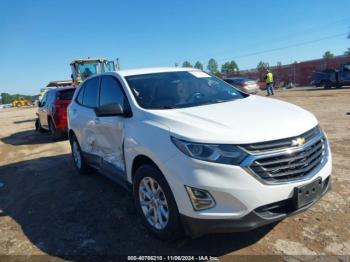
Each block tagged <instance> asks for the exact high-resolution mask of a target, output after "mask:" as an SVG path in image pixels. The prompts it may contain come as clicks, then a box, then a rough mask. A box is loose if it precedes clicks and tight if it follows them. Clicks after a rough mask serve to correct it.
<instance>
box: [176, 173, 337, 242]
mask: <svg viewBox="0 0 350 262" xmlns="http://www.w3.org/2000/svg"><path fill="white" fill-rule="evenodd" d="M322 186H323V189H322V194H321V195H320V196H319V197H318V198H317V199H315V200H314V201H313V202H311V203H309V204H307V205H305V206H303V207H301V208H299V209H296V208H294V205H293V201H292V198H290V199H286V200H283V201H279V202H275V203H272V204H268V205H265V206H261V207H259V208H256V209H255V210H253V211H251V212H250V213H248V214H247V215H245V216H244V217H242V218H240V219H199V218H193V217H189V216H185V215H181V220H182V223H183V226H184V229H185V232H186V234H187V235H188V236H191V237H192V238H196V237H199V236H202V235H205V234H209V233H229V232H243V231H250V230H253V229H255V228H258V227H261V226H264V225H268V224H271V223H275V222H278V221H281V220H282V219H284V218H286V217H288V216H292V215H295V214H298V213H300V212H303V211H305V210H306V209H308V208H309V207H311V206H312V205H314V204H315V203H316V202H317V201H318V200H320V199H321V198H322V196H323V195H325V194H326V193H327V192H328V191H329V190H330V189H331V181H330V176H329V177H328V178H327V179H326V180H324V181H323V185H322Z"/></svg>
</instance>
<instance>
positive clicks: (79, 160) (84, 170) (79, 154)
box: [70, 135, 92, 175]
mask: <svg viewBox="0 0 350 262" xmlns="http://www.w3.org/2000/svg"><path fill="white" fill-rule="evenodd" d="M70 145H71V150H72V158H73V162H74V166H75V168H76V169H77V171H78V172H79V174H81V175H88V174H90V173H91V171H92V168H91V167H90V166H89V165H88V164H87V163H86V161H85V159H84V155H83V151H82V150H81V148H80V145H79V142H78V140H77V138H76V137H75V136H74V135H72V136H71V137H70Z"/></svg>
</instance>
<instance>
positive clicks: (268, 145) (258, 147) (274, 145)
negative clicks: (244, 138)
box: [240, 126, 321, 153]
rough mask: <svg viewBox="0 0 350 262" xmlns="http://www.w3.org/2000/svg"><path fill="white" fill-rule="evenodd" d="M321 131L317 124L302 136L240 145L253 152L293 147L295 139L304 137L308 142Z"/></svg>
mask: <svg viewBox="0 0 350 262" xmlns="http://www.w3.org/2000/svg"><path fill="white" fill-rule="evenodd" d="M320 133H321V130H320V127H319V126H316V127H314V128H312V129H311V130H309V131H307V132H305V133H303V134H301V135H300V136H295V137H289V138H284V139H279V140H274V141H268V142H261V143H254V144H246V145H240V147H242V148H244V149H245V150H247V151H249V152H251V153H260V152H266V151H272V150H279V149H286V148H290V147H292V146H293V140H295V139H297V138H304V140H305V143H307V142H309V141H310V140H312V139H313V138H314V137H315V136H317V135H319V134H320ZM294 146H297V145H294Z"/></svg>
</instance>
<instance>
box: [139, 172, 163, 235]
mask: <svg viewBox="0 0 350 262" xmlns="http://www.w3.org/2000/svg"><path fill="white" fill-rule="evenodd" d="M139 200H140V205H141V209H142V212H143V214H144V215H145V217H146V220H147V222H148V223H149V224H150V225H151V226H152V227H154V228H155V229H158V230H162V229H164V228H165V227H166V226H167V224H168V221H169V207H168V202H167V199H166V197H165V194H164V191H163V189H162V188H161V186H160V185H159V183H158V182H157V181H156V180H155V179H153V178H151V177H144V178H143V179H142V180H141V181H140V184H139Z"/></svg>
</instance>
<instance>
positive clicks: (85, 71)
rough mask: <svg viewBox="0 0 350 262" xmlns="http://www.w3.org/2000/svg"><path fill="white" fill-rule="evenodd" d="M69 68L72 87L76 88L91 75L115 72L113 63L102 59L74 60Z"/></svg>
mask: <svg viewBox="0 0 350 262" xmlns="http://www.w3.org/2000/svg"><path fill="white" fill-rule="evenodd" d="M117 61H118V60H117ZM70 66H71V69H72V74H71V78H72V81H73V85H74V86H78V85H79V84H80V83H82V82H84V81H85V79H86V78H88V77H89V76H91V75H95V74H100V73H105V72H111V71H115V70H116V67H115V64H114V62H113V61H108V60H106V59H104V58H87V59H76V60H73V61H72V62H71V63H70ZM118 69H119V68H118Z"/></svg>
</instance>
